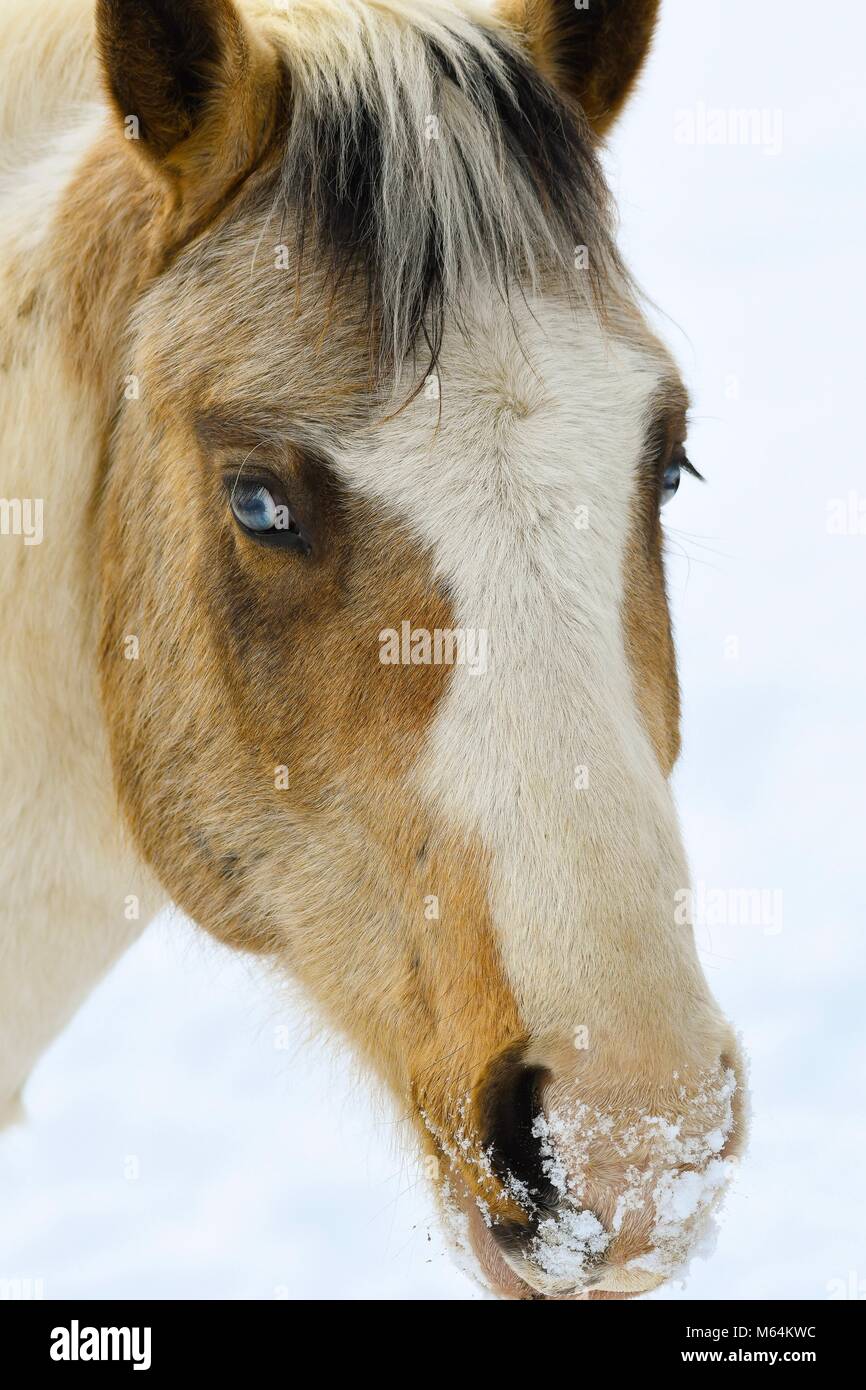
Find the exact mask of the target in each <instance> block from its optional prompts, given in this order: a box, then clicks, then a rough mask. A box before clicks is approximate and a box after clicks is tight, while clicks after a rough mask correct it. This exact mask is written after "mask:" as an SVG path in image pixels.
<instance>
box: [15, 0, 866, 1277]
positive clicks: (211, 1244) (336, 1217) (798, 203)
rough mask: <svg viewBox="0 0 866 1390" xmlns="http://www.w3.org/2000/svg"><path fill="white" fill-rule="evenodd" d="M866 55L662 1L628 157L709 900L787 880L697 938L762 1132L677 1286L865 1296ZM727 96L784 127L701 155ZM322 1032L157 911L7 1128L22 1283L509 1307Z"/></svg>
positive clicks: (618, 158)
mask: <svg viewBox="0 0 866 1390" xmlns="http://www.w3.org/2000/svg"><path fill="white" fill-rule="evenodd" d="M864 53H866V12H864V11H862V10H860V8H859V7H854V6H851V5H841V4H837V5H832V4H831V5H827V6H824V7H823V8H822V9H821V10H820V12H819V11H816V9H815V6H814V3H813V0H784V3H783V2H782V0H762V3H761V4H760V5H755V4H754V0H701V3H700V4H695V3H694V0H666V3H665V6H664V17H663V21H662V25H661V29H660V33H659V37H658V42H657V44H656V49H655V54H654V56H653V58H652V60H651V63H650V66H649V68H648V70H647V72H646V75H645V77H644V80H643V83H642V87H641V90H640V93H639V94H638V96H637V98H636V99H635V101H634V103H633V104H632V106H631V107H630V108H629V110H628V112H627V114H626V116H625V118H624V121H623V123H622V124H621V126H620V128H619V129H618V131H617V132H616V135H615V137H614V139H613V142H612V146H611V152H610V158H609V161H608V163H609V169H610V173H611V178H612V181H613V184H614V187H615V189H616V192H617V194H618V197H619V200H620V207H621V212H622V227H623V244H624V248H625V251H626V254H627V257H628V259H629V260H630V262H631V264H632V266H633V268H634V270H635V271H636V273H637V276H638V279H639V280H640V282H641V283H642V284H643V285H644V287H645V289H646V290H647V292H648V293H649V294H650V295H651V296H652V298H653V300H654V301H655V302H656V303H657V304H659V305H661V306H662V307H663V309H664V311H665V313H664V317H662V316H659V322H660V325H661V327H662V331H663V332H664V334H665V336H666V337H667V338H668V340H669V341H670V342H671V343H672V345H673V347H674V349H675V351H676V353H677V355H678V357H679V359H680V362H681V364H682V366H683V369H684V373H685V376H686V379H687V381H688V383H689V385H690V387H691V389H692V392H693V396H694V403H695V410H694V423H693V428H692V431H691V437H690V450H689V452H690V454H691V456H692V458H693V460H694V462H695V463H696V464H697V465H698V467H699V468H700V469H701V471H702V472H703V473H704V474H705V475H706V477H707V479H708V483H707V486H705V487H701V486H700V485H699V484H697V483H693V482H692V481H691V480H689V479H686V480H685V481H684V484H683V488H682V490H681V493H680V496H679V497H678V498H677V500H676V502H675V503H673V504H672V505H671V506H670V507H669V508H668V509H667V512H666V522H667V526H668V534H669V550H670V560H669V574H670V586H671V598H672V604H673V610H674V618H675V623H676V628H677V634H678V644H679V655H680V665H681V674H682V682H683V691H684V704H685V722H684V735H685V740H684V757H683V760H682V763H681V766H680V768H679V771H678V775H677V794H678V800H679V805H680V809H681V814H682V819H683V822H684V829H685V838H686V843H687V846H688V849H689V853H690V857H691V861H692V867H693V872H694V876H695V878H696V880H700V881H702V882H703V883H704V884H705V885H706V886H707V888H714V889H719V888H721V889H723V890H726V891H727V892H735V891H736V890H745V889H761V890H764V891H765V893H767V894H770V895H773V894H777V893H779V894H781V898H778V897H771V898H770V899H768V901H770V902H771V903H773V904H774V905H775V908H776V912H775V914H774V915H775V918H776V920H775V921H771V920H767V921H765V922H763V923H761V921H757V922H756V923H753V924H752V925H751V926H740V927H731V926H729V927H727V928H724V927H705V928H701V929H700V930H699V933H698V935H699V939H700V945H701V950H702V956H703V960H704V964H705V967H706V969H707V971H708V974H709V976H710V979H711V982H712V985H713V987H714V989H715V991H716V993H717V995H718V997H719V999H720V1001H721V1003H722V1005H723V1006H724V1008H725V1009H726V1011H727V1012H728V1014H729V1015H730V1016H731V1017H732V1018H733V1019H734V1020H735V1022H736V1023H737V1025H738V1026H739V1027H740V1028H741V1030H742V1034H743V1039H744V1043H745V1046H746V1048H747V1051H748V1053H749V1054H750V1057H751V1080H752V1091H753V1109H754V1117H753V1123H752V1137H751V1145H750V1149H749V1151H748V1155H747V1158H746V1160H745V1162H744V1164H743V1165H742V1169H741V1172H740V1176H739V1179H738V1183H737V1186H736V1189H735V1191H734V1192H733V1194H732V1195H731V1196H730V1197H729V1199H728V1202H727V1205H726V1208H725V1211H724V1214H723V1218H722V1228H721V1233H720V1237H719V1242H718V1247H717V1250H716V1253H715V1255H714V1256H713V1257H712V1259H710V1260H708V1261H705V1262H696V1263H695V1265H694V1266H693V1270H692V1273H691V1276H690V1278H689V1280H688V1283H687V1285H686V1287H685V1289H682V1288H673V1289H667V1290H665V1291H663V1292H662V1293H661V1294H659V1295H655V1296H656V1297H665V1298H672V1297H683V1296H687V1297H692V1298H702V1299H714V1298H725V1297H746V1298H770V1297H781V1298H791V1299H793V1298H826V1297H829V1296H839V1294H840V1293H841V1292H842V1291H843V1290H845V1291H846V1292H848V1295H849V1296H850V1295H851V1293H852V1292H857V1291H858V1289H859V1293H860V1296H866V1199H864V1182H863V1163H864V1158H863V1156H864V1153H866V1107H864V1091H866V1086H864V1076H866V1048H864V1026H863V1016H864V996H866V966H864V952H863V946H862V942H863V930H864V928H863V923H864V898H866V875H864V861H866V855H864V832H863V806H862V803H863V788H864V785H866V766H864V763H866V757H864V743H866V740H864V727H863V726H864V712H866V691H864V675H866V653H864V613H863V599H864V589H866V585H864V577H866V534H858V533H857V530H856V524H855V525H854V526H850V525H849V533H848V534H841V535H840V534H836V533H834V532H833V529H832V528H833V527H834V524H835V516H836V508H835V504H836V503H837V502H839V503H847V502H848V499H849V497H850V495H851V494H853V495H854V497H853V502H854V506H855V507H856V505H857V504H858V503H859V506H860V507H861V508H862V509H863V511H864V516H866V479H864V469H863V454H864V451H863V443H862V437H863V433H864V426H863V423H862V418H861V412H862V411H863V409H864V396H866V389H864V383H863V380H862V373H863V332H864V329H863V325H864V322H866V303H864V255H866V252H864V246H863V227H864V222H866V218H864V213H866V208H864V187H863V179H862V168H863V146H864V129H866V82H864V72H863V55H864ZM716 109H721V110H722V111H724V112H725V113H726V115H727V116H730V113H731V112H736V111H738V110H747V109H748V110H757V111H759V112H761V113H762V120H763V126H764V132H765V134H764V136H763V137H762V138H761V139H759V140H757V141H756V142H747V143H742V142H741V143H737V144H733V145H731V144H727V145H719V144H707V143H704V142H703V140H702V137H703V136H704V135H705V134H706V133H707V131H708V130H710V129H711V128H712V127H711V125H710V126H708V125H707V124H706V122H707V121H712V120H714V119H715V118H714V117H713V116H712V112H713V111H714V110H716ZM692 133H693V136H694V138H693V139H692V140H691V142H689V137H690V135H691V134H692ZM828 522H829V523H830V525H831V530H828ZM861 525H862V527H863V531H864V532H866V520H864V521H863V522H862V523H861ZM836 529H838V528H836ZM780 904H781V922H780V921H779V920H778V908H779V905H780ZM779 928H781V929H779ZM304 1031H305V1024H304V1020H303V1015H302V1013H300V1012H299V1011H295V1010H294V1009H293V1008H292V1006H291V1004H290V1003H288V1002H287V1001H286V1000H285V999H283V998H281V997H280V996H279V995H278V994H277V993H276V992H275V991H274V988H273V986H271V985H269V984H267V983H263V982H262V980H261V979H258V978H256V975H255V973H254V972H253V971H252V970H251V968H250V967H249V966H248V965H246V964H245V963H244V962H242V961H240V960H238V959H236V958H233V957H232V956H230V955H229V954H228V953H226V952H222V951H219V950H218V949H217V948H216V947H214V946H212V945H210V944H209V943H206V942H204V941H203V940H201V939H200V938H199V937H198V936H197V935H196V934H195V933H194V932H193V930H192V929H191V928H190V927H189V926H188V925H187V924H185V923H184V922H183V921H182V920H178V919H175V920H173V921H172V920H165V919H164V920H163V921H161V922H160V923H158V924H157V925H156V926H155V927H154V928H152V929H151V930H150V931H149V932H148V933H147V934H146V935H145V936H144V938H143V939H142V940H141V942H140V943H139V945H138V946H137V947H136V948H135V949H134V950H133V951H132V952H131V953H130V954H129V955H128V956H127V958H126V959H125V960H124V961H123V962H122V963H121V964H120V966H119V967H118V968H117V969H116V970H115V971H114V973H113V974H112V975H111V976H110V978H108V979H107V980H106V981H105V982H104V983H103V985H102V986H101V988H100V989H99V990H98V991H97V992H96V993H95V994H94V996H93V997H92V998H91V1000H90V1001H89V1003H88V1004H87V1006H86V1007H85V1008H84V1009H83V1011H82V1012H81V1013H80V1015H79V1016H78V1018H77V1019H76V1020H75V1022H74V1023H73V1025H72V1026H71V1027H70V1028H69V1030H68V1031H67V1032H66V1034H65V1035H64V1037H63V1038H61V1039H60V1040H59V1041H58V1043H57V1044H56V1045H55V1047H54V1048H53V1049H52V1050H51V1052H50V1053H49V1054H48V1055H47V1056H46V1057H45V1058H44V1060H43V1062H42V1064H41V1065H40V1067H39V1068H38V1070H37V1072H36V1073H35V1075H34V1076H33V1078H32V1081H31V1083H30V1086H29V1088H28V1091H27V1095H26V1101H27V1106H28V1109H29V1113H30V1123H29V1125H28V1127H27V1128H26V1129H23V1130H18V1131H14V1132H12V1133H10V1134H8V1135H7V1136H5V1137H4V1138H3V1140H2V1142H0V1268H2V1270H3V1273H4V1275H5V1276H6V1277H10V1276H17V1277H19V1278H28V1277H29V1278H31V1279H34V1280H41V1281H42V1284H41V1286H42V1289H43V1291H44V1293H45V1294H46V1296H49V1297H63V1296H85V1297H97V1296H102V1297H104V1296H115V1297H132V1296H143V1297H144V1296H154V1297H181V1298H182V1297H194V1296H197V1297H253V1298H273V1297H288V1298H295V1297H304V1296H307V1297H322V1298H341V1299H352V1298H361V1297H365V1298H383V1299H471V1298H480V1297H483V1295H482V1294H481V1293H480V1292H479V1291H478V1290H476V1289H475V1287H474V1286H473V1285H472V1284H471V1283H470V1282H469V1281H468V1280H467V1279H466V1278H465V1277H464V1276H463V1275H461V1274H460V1273H459V1272H458V1271H457V1270H456V1269H455V1268H453V1267H452V1265H451V1263H450V1261H449V1258H448V1256H447V1254H445V1253H444V1251H443V1247H442V1243H441V1241H440V1239H439V1237H438V1235H437V1233H436V1230H435V1226H434V1225H433V1224H432V1222H431V1218H430V1208H429V1206H428V1203H427V1200H426V1196H425V1193H424V1191H423V1187H422V1185H421V1184H420V1183H419V1181H418V1174H417V1173H416V1172H415V1171H414V1170H413V1168H412V1166H411V1164H408V1163H407V1161H406V1159H405V1158H404V1157H403V1156H402V1155H401V1153H400V1148H399V1143H398V1141H397V1136H398V1133H399V1127H398V1126H397V1125H396V1124H395V1121H394V1116H393V1115H391V1114H390V1113H389V1112H388V1110H387V1109H386V1108H385V1107H384V1106H382V1105H381V1104H379V1103H377V1102H375V1101H371V1099H370V1097H369V1095H368V1094H367V1091H366V1089H365V1087H364V1086H363V1085H361V1084H359V1082H358V1080H357V1078H356V1077H354V1076H353V1074H352V1072H351V1070H350V1068H349V1067H348V1066H347V1065H346V1064H345V1062H344V1061H343V1060H341V1059H340V1057H339V1055H337V1054H335V1053H334V1052H333V1051H330V1050H328V1049H325V1048H323V1047H322V1046H321V1045H320V1044H308V1043H306V1042H305V1041H304ZM287 1040H288V1042H287Z"/></svg>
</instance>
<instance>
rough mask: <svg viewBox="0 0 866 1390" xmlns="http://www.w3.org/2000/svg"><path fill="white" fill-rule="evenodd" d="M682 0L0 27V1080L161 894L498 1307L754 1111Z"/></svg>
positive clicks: (674, 1220) (679, 1203)
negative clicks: (688, 521)
mask: <svg viewBox="0 0 866 1390" xmlns="http://www.w3.org/2000/svg"><path fill="white" fill-rule="evenodd" d="M657 10H658V0H592V3H590V4H589V5H586V6H584V5H581V6H575V5H573V4H571V3H570V0H496V3H495V4H494V5H493V7H492V8H491V7H484V6H481V5H479V4H478V3H477V0H283V2H282V3H265V2H264V0H95V3H93V0H39V3H37V4H35V5H34V3H33V0H11V3H7V5H6V6H5V9H4V14H3V18H2V20H0V51H2V55H3V56H2V59H0V67H2V75H3V82H2V88H3V92H4V100H3V105H2V107H0V140H2V149H3V167H2V184H0V196H2V203H3V212H4V215H3V231H2V243H0V267H2V292H0V321H2V336H0V341H2V391H3V396H2V404H0V421H2V435H3V451H2V459H3V483H2V487H3V491H4V496H3V499H2V521H3V527H2V531H3V534H2V536H0V565H2V586H0V592H2V595H3V605H4V615H5V617H4V625H3V626H4V639H5V652H4V659H3V681H2V696H0V699H2V720H0V726H2V766H3V769H4V782H5V788H6V795H5V797H4V804H3V810H2V816H3V830H4V834H3V846H4V848H3V857H2V869H0V878H2V885H3V888H2V925H0V959H2V966H3V968H2V980H0V1003H2V1008H0V1037H2V1048H0V1106H2V1112H3V1117H4V1119H5V1120H6V1121H7V1122H11V1121H12V1120H14V1119H15V1117H16V1116H17V1115H18V1114H20V1110H21V1092H22V1087H23V1085H24V1083H25V1081H26V1079H27V1076H28V1074H29V1072H30V1071H31V1069H32V1067H33V1065H34V1063H35V1062H36V1060H37V1058H38V1057H39V1055H40V1054H41V1052H42V1051H43V1049H44V1048H45V1047H46V1046H47V1045H48V1043H49V1042H50V1041H51V1040H52V1039H53V1038H54V1037H55V1036H56V1035H57V1034H58V1033H59V1032H60V1030H61V1029H62V1028H63V1027H64V1025H65V1024H66V1022H67V1021H68V1019H69V1018H70V1017H71V1016H72V1014H73V1013H74V1011H75V1010H76V1009H77V1008H78V1006H79V1005H80V1003H81V1002H82V1000H84V999H85V998H86V996H87V994H88V992H89V991H90V990H91V989H92V988H93V987H94V985H95V984H96V982H97V981H98V980H99V979H100V978H101V977H102V976H103V974H104V973H105V972H106V970H107V969H108V968H109V967H110V966H111V965H112V963H113V962H115V961H116V960H117V959H118V958H119V957H120V955H121V954H122V953H123V952H124V951H125V950H126V949H127V947H128V946H129V945H130V943H131V942H133V941H134V940H135V938H136V937H137V935H138V934H139V932H140V931H141V930H142V929H143V927H144V926H145V925H146V923H147V922H148V921H149V920H151V919H152V918H153V916H154V915H155V914H156V913H157V912H159V911H160V910H161V908H162V907H163V905H164V904H165V903H167V902H171V903H173V904H176V905H177V906H178V907H179V908H180V909H182V910H183V912H184V913H186V914H187V915H188V916H189V917H190V918H191V919H192V920H193V921H194V922H195V923H196V924H197V925H198V927H200V928H201V929H202V930H203V931H204V932H206V933H209V934H210V936H211V937H213V938H216V940H218V941H219V942H221V943H223V944H224V945H226V946H228V947H230V948H232V949H234V950H236V951H238V952H243V953H245V954H246V955H247V956H248V957H249V958H257V959H258V960H259V961H261V962H262V964H263V966H264V967H265V968H266V970H267V971H270V972H274V973H275V975H276V976H277V977H278V978H280V979H284V978H289V979H291V980H292V981H294V982H295V984H296V986H297V987H299V989H300V991H301V993H302V995H303V998H304V999H305V1000H306V1001H307V1002H308V1004H309V1006H310V1009H311V1010H312V1011H313V1013H314V1015H315V1017H316V1019H317V1020H319V1021H320V1022H321V1024H322V1026H323V1027H324V1028H326V1029H328V1030H329V1031H330V1032H332V1033H334V1034H336V1035H337V1036H338V1037H339V1038H341V1039H342V1040H343V1043H344V1044H345V1045H346V1046H347V1047H348V1049H349V1050H350V1051H351V1054H352V1055H353V1057H354V1058H355V1059H357V1061H358V1062H359V1063H360V1064H361V1066H362V1067H363V1068H364V1070H365V1073H366V1074H368V1075H369V1077H370V1080H371V1085H372V1086H378V1087H380V1088H382V1089H384V1091H385V1092H386V1093H387V1094H388V1096H389V1097H390V1098H391V1101H392V1102H393V1105H394V1107H395V1109H396V1113H397V1115H398V1116H399V1118H400V1119H401V1121H402V1122H403V1128H404V1129H405V1131H406V1133H407V1135H408V1136H409V1139H408V1142H409V1143H410V1144H411V1145H412V1146H414V1150H415V1152H416V1154H417V1155H418V1156H419V1158H420V1161H421V1163H422V1166H423V1168H424V1171H425V1173H426V1174H427V1175H428V1177H429V1179H430V1183H431V1186H432V1190H433V1192H434V1193H435V1200H436V1203H437V1210H438V1211H439V1213H440V1214H441V1219H442V1222H443V1226H444V1229H445V1230H446V1232H447V1234H448V1237H449V1240H450V1241H451V1243H452V1245H453V1248H454V1251H455V1254H456V1256H457V1258H458V1259H461V1260H465V1261H466V1262H468V1264H469V1265H470V1266H471V1269H472V1271H473V1272H474V1274H475V1275H476V1277H477V1278H478V1279H479V1281H480V1282H481V1284H482V1286H483V1287H484V1289H485V1290H487V1291H488V1292H489V1293H491V1294H493V1295H495V1296H498V1297H502V1298H506V1299H514V1300H521V1299H540V1300H569V1299H571V1300H584V1301H588V1300H593V1299H605V1298H628V1297H633V1296H635V1295H638V1294H641V1293H645V1292H647V1291H649V1290H651V1289H655V1288H657V1287H659V1286H660V1285H662V1284H663V1283H664V1282H665V1281H666V1280H668V1279H669V1278H670V1277H671V1276H672V1275H673V1274H675V1273H676V1272H677V1271H679V1270H681V1269H682V1268H683V1266H684V1264H685V1262H687V1261H688V1260H689V1259H690V1257H691V1255H692V1253H693V1252H694V1251H695V1249H696V1248H698V1247H699V1246H700V1244H701V1243H702V1242H703V1241H704V1239H705V1237H706V1235H707V1232H708V1231H709V1230H710V1228H711V1227H712V1226H713V1224H714V1222H715V1219H716V1213H717V1210H718V1207H719V1205H720V1203H721V1201H722V1199H723V1196H724V1194H725V1192H726V1190H728V1187H729V1182H730V1178H731V1175H732V1173H733V1171H734V1170H735V1167H736V1164H737V1162H738V1159H739V1156H740V1154H741V1152H742V1147H743V1143H744V1132H745V1119H744V1116H745V1113H746V1106H745V1083H744V1077H743V1072H744V1063H743V1060H742V1057H741V1053H740V1050H739V1046H738V1042H737V1039H736V1037H735V1035H734V1033H733V1031H732V1028H731V1026H730V1024H729V1023H728V1022H727V1020H726V1019H725V1018H724V1016H723V1015H722V1013H721V1011H720V1009H719V1007H718V1005H717V1003H716V1002H715V1000H714V998H713V997H712V994H711V992H710V990H709V988H708V985H707V982H706V980H705V978H704V974H703V971H702V969H701V965H700V962H699V959H698V955H697V951H696V947H695V941H694V932H693V924H692V922H691V920H690V919H689V915H688V913H685V914H683V913H682V911H681V906H680V905H681V902H682V900H683V895H684V894H687V893H688V883H689V876H688V868H687V864H686V859H685V851H684V848H683V844H682V837H681V833H680V830H679V826H678V821H677V814H676V810H675V806H674V802H673V798H672V793H671V787H670V776H671V771H672V769H673V766H674V763H675V761H676V759H677V756H678V752H679V718H680V715H679V693H678V683H677V674H676V661H675V653H674V647H673V642H672V636H671V624H670V617H669V610H668V602H667V595H666V587H665V572H664V556H663V551H664V546H663V531H662V525H661V521H660V507H661V506H662V504H664V503H666V502H669V501H670V500H671V499H672V498H673V496H674V494H675V493H676V491H677V488H678V486H679V485H680V482H681V481H683V480H688V481H689V484H690V480H689V478H688V475H690V474H693V473H696V472H697V470H696V469H695V468H694V467H693V465H692V464H691V463H690V461H689V459H688V455H687V452H686V425H687V413H688V396H687V392H686V388H685V386H684V384H683V381H682V378H681V376H680V374H679V372H678V370H677V367H676V365H675V363H674V360H673V357H672V356H671V354H670V352H669V350H668V349H667V348H666V347H665V346H664V345H663V343H662V342H661V341H660V339H659V338H658V337H657V336H656V333H655V332H654V330H653V329H651V327H650V325H649V322H648V319H647V315H646V312H645V308H644V306H643V304H642V300H641V296H640V294H639V292H638V290H637V288H636V286H635V285H634V282H633V279H632V277H631V276H630V274H629V272H628V269H627V267H626V266H625V265H624V263H623V261H622V258H621V256H620V254H619V251H618V249H617V245H616V237H615V229H614V214H613V209H612V207H611V201H612V200H611V196H610V193H609V189H608V187H607V184H606V181H605V177H604V174H603V170H602V165H601V162H600V161H601V154H602V150H603V144H604V140H605V137H606V135H607V133H608V131H609V130H610V128H611V126H612V125H613V123H614V121H615V120H616V118H617V116H618V115H619V113H620V111H621V110H622V108H623V106H624V105H625V103H626V101H627V99H628V97H629V94H630V93H631V91H632V90H633V88H634V86H635V83H636V82H637V80H638V78H639V75H640V73H641V70H642V68H643V65H644V62H645V59H646V55H647V53H648V51H649V48H650V45H651V41H652V38H653V34H654V30H655V27H656V20H657ZM37 519H38V525H37Z"/></svg>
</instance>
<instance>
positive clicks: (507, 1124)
mask: <svg viewBox="0 0 866 1390" xmlns="http://www.w3.org/2000/svg"><path fill="white" fill-rule="evenodd" d="M523 1053H524V1044H523V1043H519V1044H517V1045H516V1046H514V1047H511V1048H509V1049H508V1050H507V1051H506V1052H504V1053H502V1054H501V1055H500V1056H499V1057H498V1058H497V1059H496V1061H495V1062H494V1063H493V1064H492V1065H491V1067H490V1068H489V1070H488V1072H487V1075H486V1077H485V1078H484V1081H483V1083H482V1087H481V1093H480V1096H479V1127H480V1131H481V1136H482V1142H483V1146H484V1151H485V1153H487V1154H488V1156H489V1158H490V1165H491V1167H492V1169H493V1172H494V1173H495V1174H496V1176H497V1178H498V1179H499V1181H500V1182H501V1183H502V1185H503V1186H504V1187H505V1188H506V1189H507V1190H508V1191H509V1193H510V1194H511V1195H512V1196H513V1197H514V1198H515V1199H516V1200H517V1201H518V1202H519V1203H520V1204H521V1205H522V1206H524V1207H526V1209H527V1216H528V1217H530V1220H531V1223H532V1224H533V1225H534V1220H533V1218H537V1216H538V1214H539V1213H540V1212H545V1211H551V1210H553V1208H554V1207H555V1206H556V1204H557V1202H558V1200H559V1193H558V1192H557V1190H556V1188H555V1187H554V1185H553V1183H552V1182H551V1179H550V1175H549V1174H548V1173H547V1172H546V1171H545V1168H544V1161H543V1158H542V1152H541V1144H540V1141H539V1139H538V1137H537V1136H536V1135H535V1134H534V1133H533V1129H534V1126H535V1121H536V1119H537V1118H538V1116H539V1115H540V1114H541V1091H542V1087H543V1086H544V1083H545V1082H546V1081H547V1079H548V1078H549V1075H550V1073H549V1072H547V1071H546V1070H545V1069H544V1068H543V1067H530V1066H526V1065H525V1064H524V1062H523V1060H522V1058H523Z"/></svg>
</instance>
